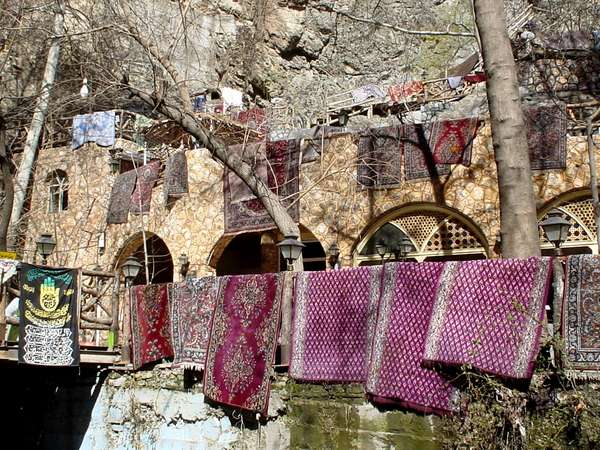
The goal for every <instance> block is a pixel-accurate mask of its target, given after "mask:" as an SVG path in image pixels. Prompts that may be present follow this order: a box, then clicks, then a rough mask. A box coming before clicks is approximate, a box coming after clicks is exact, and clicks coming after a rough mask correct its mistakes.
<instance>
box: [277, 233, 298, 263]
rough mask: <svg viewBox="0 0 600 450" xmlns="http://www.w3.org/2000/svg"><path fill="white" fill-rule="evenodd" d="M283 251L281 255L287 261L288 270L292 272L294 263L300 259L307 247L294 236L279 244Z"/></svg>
mask: <svg viewBox="0 0 600 450" xmlns="http://www.w3.org/2000/svg"><path fill="white" fill-rule="evenodd" d="M277 247H279V249H280V250H281V255H282V256H283V258H284V259H285V260H286V261H287V270H292V265H293V264H294V261H296V260H297V259H298V257H299V256H300V254H301V253H302V249H303V248H304V247H305V245H304V244H303V243H302V242H300V241H299V240H298V236H295V235H293V234H291V235H288V236H285V237H284V239H283V241H281V242H280V243H278V244H277Z"/></svg>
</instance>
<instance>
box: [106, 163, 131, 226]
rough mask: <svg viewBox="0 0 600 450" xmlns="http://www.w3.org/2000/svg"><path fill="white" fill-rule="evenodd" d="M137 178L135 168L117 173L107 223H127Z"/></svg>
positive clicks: (111, 193)
mask: <svg viewBox="0 0 600 450" xmlns="http://www.w3.org/2000/svg"><path fill="white" fill-rule="evenodd" d="M136 179H137V177H136V175H135V170H130V171H128V172H123V173H121V174H119V175H117V177H116V178H115V182H114V184H113V186H112V190H111V192H110V200H109V202H108V214H107V216H106V223H114V224H117V223H127V218H128V216H129V205H130V204H131V194H132V193H133V189H134V188H135V181H136Z"/></svg>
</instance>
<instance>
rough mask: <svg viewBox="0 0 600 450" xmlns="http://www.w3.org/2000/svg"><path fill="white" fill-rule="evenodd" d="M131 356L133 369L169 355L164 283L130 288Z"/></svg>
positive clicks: (170, 354)
mask: <svg viewBox="0 0 600 450" xmlns="http://www.w3.org/2000/svg"><path fill="white" fill-rule="evenodd" d="M131 291H132V299H131V305H130V311H131V355H132V360H133V361H132V362H133V368H134V369H139V368H140V367H142V366H143V365H145V364H148V363H151V362H155V361H159V360H161V359H163V358H170V357H172V356H173V347H172V346H171V333H170V322H169V304H168V292H167V285H166V284H148V285H146V286H133V287H132V288H131Z"/></svg>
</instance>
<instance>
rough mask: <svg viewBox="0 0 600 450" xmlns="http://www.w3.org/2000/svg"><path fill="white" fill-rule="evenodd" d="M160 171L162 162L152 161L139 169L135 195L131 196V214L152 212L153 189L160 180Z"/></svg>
mask: <svg viewBox="0 0 600 450" xmlns="http://www.w3.org/2000/svg"><path fill="white" fill-rule="evenodd" d="M159 171H160V161H152V162H149V163H148V164H146V165H144V166H141V167H138V168H137V181H136V183H135V189H134V190H133V194H131V204H130V206H129V212H131V214H143V213H148V212H150V202H151V201H152V188H153V187H154V184H155V183H156V180H157V179H158V172H159Z"/></svg>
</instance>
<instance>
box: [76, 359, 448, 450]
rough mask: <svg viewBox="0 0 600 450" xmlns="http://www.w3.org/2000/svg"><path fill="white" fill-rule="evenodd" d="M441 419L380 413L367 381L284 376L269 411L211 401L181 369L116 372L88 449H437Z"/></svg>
mask: <svg viewBox="0 0 600 450" xmlns="http://www.w3.org/2000/svg"><path fill="white" fill-rule="evenodd" d="M441 440H442V434H441V426H440V421H439V419H438V418H436V417H433V416H422V415H416V414H411V413H405V412H401V411H380V410H378V409H376V408H375V407H374V406H372V405H371V404H369V403H367V402H366V401H365V398H364V391H363V388H362V386H360V385H329V386H327V385H307V384H297V383H294V382H292V381H289V380H287V378H286V377H284V376H279V375H278V376H276V379H275V380H274V384H273V389H272V392H271V400H270V406H269V415H268V418H266V419H265V420H261V421H260V422H257V421H256V418H255V417H254V416H253V415H252V414H243V413H238V412H236V411H234V410H233V409H231V408H227V407H218V406H215V405H211V404H208V403H206V401H205V399H204V396H203V395H202V393H201V386H200V384H194V385H192V386H190V387H188V388H186V387H185V383H184V379H183V374H182V372H181V371H177V370H171V369H155V370H153V371H146V372H137V373H132V374H123V373H117V372H112V373H111V374H110V375H109V376H108V379H107V380H106V382H105V383H104V385H103V386H102V389H101V392H100V394H99V396H98V399H97V401H96V403H95V406H94V409H93V411H92V413H91V416H90V423H89V427H88V430H87V433H86V435H85V437H84V439H83V442H82V446H81V448H82V449H85V450H96V449H121V448H144V449H157V450H166V449H178V450H180V449H193V448H202V449H225V448H231V449H248V450H249V449H269V450H272V449H280V448H281V449H284V448H313V449H324V448H340V449H341V448H343V449H379V448H402V449H407V450H410V449H435V448H440V446H441Z"/></svg>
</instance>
